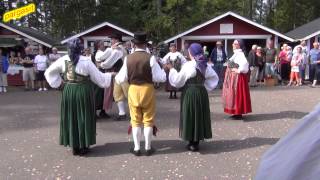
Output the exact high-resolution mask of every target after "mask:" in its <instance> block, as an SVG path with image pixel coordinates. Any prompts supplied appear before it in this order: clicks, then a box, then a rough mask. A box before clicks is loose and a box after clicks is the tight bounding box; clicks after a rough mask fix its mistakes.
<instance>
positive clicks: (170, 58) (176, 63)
mask: <svg viewBox="0 0 320 180" xmlns="http://www.w3.org/2000/svg"><path fill="white" fill-rule="evenodd" d="M186 61H187V60H186V58H185V57H184V56H183V55H182V54H181V53H180V52H178V51H177V48H176V44H174V43H171V44H170V52H169V53H168V54H167V55H165V56H164V57H163V59H162V63H163V64H171V65H172V66H173V67H174V68H175V69H176V70H177V71H180V68H181V65H182V64H184V63H185V62H186ZM167 79H168V80H167V85H166V91H168V92H170V96H169V98H170V99H173V98H174V99H176V98H177V91H178V89H177V88H175V87H173V86H171V84H170V83H169V71H167Z"/></svg>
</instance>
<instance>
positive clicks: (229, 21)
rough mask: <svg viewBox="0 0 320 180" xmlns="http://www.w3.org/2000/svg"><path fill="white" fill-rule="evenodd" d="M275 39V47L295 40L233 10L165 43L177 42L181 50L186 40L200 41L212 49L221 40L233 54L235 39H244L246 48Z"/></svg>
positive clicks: (227, 50) (261, 44)
mask: <svg viewBox="0 0 320 180" xmlns="http://www.w3.org/2000/svg"><path fill="white" fill-rule="evenodd" d="M269 38H270V39H273V40H274V45H275V47H278V48H279V45H280V44H282V43H284V42H288V43H290V42H293V41H294V39H292V38H290V37H288V36H286V35H284V34H282V33H279V32H277V31H275V30H273V29H270V28H268V27H266V26H263V25H261V24H258V23H256V22H253V21H251V20H249V19H247V18H245V17H242V16H240V15H238V14H236V13H233V12H227V13H225V14H222V15H220V16H217V17H215V18H213V19H211V20H209V21H207V22H204V23H202V24H200V25H198V26H195V27H193V28H191V29H189V30H187V31H184V32H182V33H180V34H178V35H176V36H174V37H171V38H169V39H167V40H165V41H164V43H165V44H167V43H170V42H175V43H176V44H177V46H178V49H179V50H183V49H184V46H183V44H184V42H186V41H188V42H200V43H201V44H202V45H206V46H208V49H209V50H210V49H212V48H213V47H214V46H215V42H216V41H218V40H221V41H222V42H223V43H224V47H225V49H226V52H229V53H228V54H229V55H231V52H232V42H233V40H234V39H243V40H244V42H245V45H246V49H247V50H250V49H251V46H252V44H257V45H259V46H262V47H265V45H266V40H267V39H269Z"/></svg>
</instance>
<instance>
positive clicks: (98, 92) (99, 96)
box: [93, 84, 104, 110]
mask: <svg viewBox="0 0 320 180" xmlns="http://www.w3.org/2000/svg"><path fill="white" fill-rule="evenodd" d="M93 89H94V94H95V108H96V110H101V109H103V97H104V89H103V88H100V87H99V86H98V85H96V84H93Z"/></svg>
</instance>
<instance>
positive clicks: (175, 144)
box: [88, 137, 279, 157]
mask: <svg viewBox="0 0 320 180" xmlns="http://www.w3.org/2000/svg"><path fill="white" fill-rule="evenodd" d="M278 140H279V138H261V137H252V138H246V139H241V140H218V141H210V142H202V143H200V153H201V154H219V153H224V152H232V151H238V150H244V149H248V148H254V147H259V146H264V145H273V144H275V143H276V142H277V141H278ZM132 146H133V142H114V143H106V144H105V145H100V146H94V147H92V148H91V152H90V153H89V154H88V157H105V156H115V155H122V154H128V153H129V148H130V147H132ZM152 146H153V147H154V148H155V149H157V152H156V153H155V155H159V154H177V153H183V152H186V151H187V150H186V142H183V141H180V140H158V141H154V142H152ZM141 147H143V143H142V144H141Z"/></svg>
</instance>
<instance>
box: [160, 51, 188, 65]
mask: <svg viewBox="0 0 320 180" xmlns="http://www.w3.org/2000/svg"><path fill="white" fill-rule="evenodd" d="M178 58H179V59H180V60H181V64H184V63H186V62H187V59H186V58H185V57H184V56H183V55H182V54H181V53H180V52H178V51H176V52H174V53H173V52H169V53H168V54H167V55H165V56H164V57H163V58H162V64H167V63H169V61H176V60H177V59H178Z"/></svg>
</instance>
